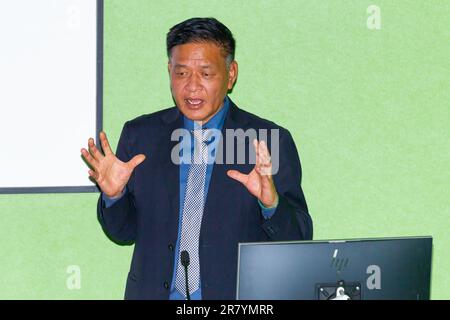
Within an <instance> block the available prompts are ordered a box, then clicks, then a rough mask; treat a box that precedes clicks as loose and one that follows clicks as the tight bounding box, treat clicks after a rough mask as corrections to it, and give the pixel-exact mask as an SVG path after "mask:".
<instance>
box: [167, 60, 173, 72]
mask: <svg viewBox="0 0 450 320" xmlns="http://www.w3.org/2000/svg"><path fill="white" fill-rule="evenodd" d="M167 71H169V75H170V72H171V71H172V64H171V63H170V60H169V62H168V63H167Z"/></svg>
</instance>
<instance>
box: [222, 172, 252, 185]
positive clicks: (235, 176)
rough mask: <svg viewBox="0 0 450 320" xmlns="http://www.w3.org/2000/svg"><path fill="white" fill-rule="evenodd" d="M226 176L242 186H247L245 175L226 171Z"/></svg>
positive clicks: (246, 176)
mask: <svg viewBox="0 0 450 320" xmlns="http://www.w3.org/2000/svg"><path fill="white" fill-rule="evenodd" d="M227 175H228V176H229V177H230V178H232V179H234V180H237V181H239V182H240V183H242V184H243V185H246V184H247V180H248V175H247V174H243V173H240V172H239V171H237V170H228V171H227Z"/></svg>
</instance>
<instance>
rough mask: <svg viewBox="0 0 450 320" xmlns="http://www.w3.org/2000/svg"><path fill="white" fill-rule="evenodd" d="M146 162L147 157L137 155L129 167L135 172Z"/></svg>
mask: <svg viewBox="0 0 450 320" xmlns="http://www.w3.org/2000/svg"><path fill="white" fill-rule="evenodd" d="M144 160H145V156H144V155H143V154H138V155H135V156H134V157H133V158H132V159H131V160H130V161H128V164H129V166H130V167H131V169H132V170H133V169H134V168H136V167H137V166H138V165H140V164H141V163H142V162H143V161H144Z"/></svg>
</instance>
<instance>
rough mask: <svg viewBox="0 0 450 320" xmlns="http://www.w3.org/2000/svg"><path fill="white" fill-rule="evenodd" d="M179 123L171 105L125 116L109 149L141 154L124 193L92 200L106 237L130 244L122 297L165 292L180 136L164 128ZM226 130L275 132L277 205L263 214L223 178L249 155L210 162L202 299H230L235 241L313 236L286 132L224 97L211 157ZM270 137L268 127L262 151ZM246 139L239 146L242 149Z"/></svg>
mask: <svg viewBox="0 0 450 320" xmlns="http://www.w3.org/2000/svg"><path fill="white" fill-rule="evenodd" d="M178 128H183V117H182V114H181V113H180V112H179V110H178V109H177V108H176V107H173V108H169V109H166V110H162V111H158V112H156V113H152V114H149V115H144V116H141V117H138V118H136V119H134V120H132V121H128V122H127V123H126V124H125V125H124V128H123V131H122V134H121V137H120V140H119V144H118V147H117V152H116V155H117V157H118V158H119V159H120V160H122V161H128V160H130V159H131V158H132V157H133V156H135V155H136V154H140V153H142V154H145V155H146V160H145V161H144V162H143V163H141V164H140V165H139V166H138V167H137V168H136V169H135V171H134V172H133V174H132V176H131V178H130V180H129V182H128V184H127V188H128V193H126V195H125V196H124V197H122V198H121V199H120V200H119V201H117V202H116V203H114V204H113V205H112V206H111V207H109V208H105V205H104V202H103V200H102V197H101V196H100V198H99V201H98V208H97V212H98V219H99V221H100V223H101V225H102V227H103V229H104V231H105V233H106V234H107V235H108V237H109V238H110V239H111V240H113V241H114V242H116V243H119V244H134V245H135V247H134V252H133V258H132V263H131V268H130V272H129V274H128V279H127V285H126V290H125V299H168V297H169V289H170V281H171V279H172V275H173V271H174V270H173V266H174V257H175V254H174V248H175V243H176V240H177V234H178V223H179V221H178V220H179V165H177V164H174V163H173V162H172V161H171V152H172V149H173V148H174V147H175V145H177V144H178V143H179V142H178V141H171V134H172V132H173V131H174V130H175V129H178ZM226 129H243V130H244V131H245V130H247V129H255V130H257V131H258V129H267V130H270V129H278V130H279V138H280V144H279V158H280V165H279V171H278V173H277V174H275V175H274V176H273V179H274V182H275V186H276V189H277V192H278V194H279V203H278V207H277V209H276V211H275V213H274V215H273V216H272V217H271V218H270V219H268V220H265V219H264V218H263V216H262V214H261V208H260V206H259V204H258V200H257V198H256V197H254V196H253V195H251V194H250V193H249V192H248V190H247V189H246V188H245V187H244V186H243V185H242V184H241V183H240V182H238V181H236V180H233V179H231V178H230V177H228V176H227V174H226V172H227V170H230V169H236V170H239V171H241V172H243V173H249V172H250V171H251V170H252V169H253V167H254V164H250V163H249V159H248V155H247V156H246V161H245V164H237V163H236V161H234V164H218V163H215V164H214V167H213V172H212V176H211V181H210V185H209V191H208V195H207V199H206V203H205V209H204V215H203V221H202V225H201V231H200V243H199V250H200V252H199V254H200V269H201V286H202V298H203V299H235V295H236V276H237V254H238V243H239V242H256V241H284V240H310V239H312V229H313V228H312V220H311V217H310V215H309V214H308V208H307V205H306V201H305V198H304V195H303V192H302V189H301V187H300V181H301V167H300V160H299V157H298V153H297V149H296V147H295V144H294V141H293V139H292V137H291V135H290V133H289V132H288V131H287V130H286V129H284V128H282V127H280V126H277V125H276V124H275V123H273V122H270V121H267V120H264V119H261V118H259V117H257V116H255V115H253V114H251V113H248V112H246V111H243V110H241V109H239V108H238V107H237V106H236V105H235V104H234V103H233V102H232V101H231V100H230V110H229V112H228V114H227V116H226V119H225V123H224V126H223V129H222V133H223V139H222V141H221V143H220V144H219V146H220V148H219V149H218V152H219V153H218V154H217V156H216V158H217V157H219V155H220V152H221V151H220V150H222V149H223V154H221V155H220V156H222V157H223V159H226V148H222V147H223V146H225V145H226V143H227V142H226V140H227V137H226V134H225V133H224V131H225V130H226ZM270 138H271V136H270V131H269V136H268V138H267V145H268V147H269V150H270V147H271V139H270ZM248 140H249V139H245V147H246V149H245V150H249V141H248ZM250 143H251V141H250ZM237 145H238V143H237V142H236V143H235V152H234V157H236V154H237V153H236V148H237ZM250 147H253V146H252V144H250ZM246 153H248V152H246ZM253 161H254V160H253ZM224 162H225V161H224Z"/></svg>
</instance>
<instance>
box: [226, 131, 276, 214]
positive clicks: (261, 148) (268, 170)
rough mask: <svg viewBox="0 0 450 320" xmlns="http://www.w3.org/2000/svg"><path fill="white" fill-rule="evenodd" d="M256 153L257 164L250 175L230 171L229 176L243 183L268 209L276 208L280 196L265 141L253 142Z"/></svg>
mask: <svg viewBox="0 0 450 320" xmlns="http://www.w3.org/2000/svg"><path fill="white" fill-rule="evenodd" d="M253 146H254V147H255V152H256V164H255V167H254V168H253V170H252V171H251V172H250V173H249V174H243V173H241V172H239V171H237V170H228V171H227V174H228V176H229V177H230V178H233V179H235V180H237V181H239V182H240V183H242V184H243V185H244V186H245V187H246V188H247V190H248V191H249V192H250V193H251V194H252V195H254V196H255V197H257V198H258V199H259V201H260V202H261V203H262V204H263V205H264V206H265V207H266V208H272V207H275V206H276V205H277V203H278V194H277V190H276V189H275V184H274V183H273V179H272V161H271V159H270V153H269V150H268V149H267V145H266V143H265V142H264V141H260V142H259V141H258V140H256V139H255V140H253Z"/></svg>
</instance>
